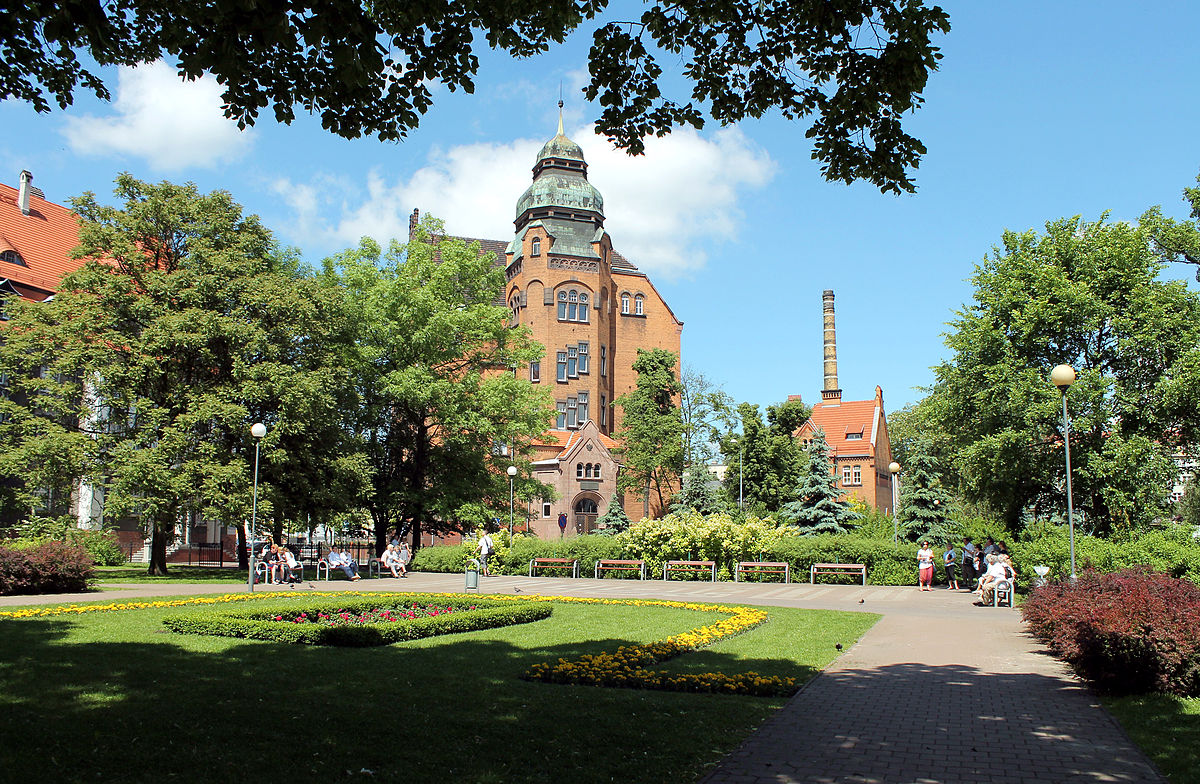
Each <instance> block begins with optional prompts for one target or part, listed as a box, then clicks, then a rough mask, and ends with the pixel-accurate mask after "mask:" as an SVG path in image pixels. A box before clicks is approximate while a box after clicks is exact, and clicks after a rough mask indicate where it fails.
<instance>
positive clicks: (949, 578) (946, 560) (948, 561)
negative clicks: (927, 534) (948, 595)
mask: <svg viewBox="0 0 1200 784" xmlns="http://www.w3.org/2000/svg"><path fill="white" fill-rule="evenodd" d="M957 564H958V557H957V555H956V554H955V552H954V542H948V543H947V544H946V552H945V553H943V554H942V565H943V566H945V567H946V590H947V591H957V590H958V565H957Z"/></svg>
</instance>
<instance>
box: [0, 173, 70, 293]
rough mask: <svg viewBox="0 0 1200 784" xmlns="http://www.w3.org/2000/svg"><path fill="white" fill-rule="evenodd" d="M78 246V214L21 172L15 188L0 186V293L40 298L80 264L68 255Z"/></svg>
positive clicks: (52, 289)
mask: <svg viewBox="0 0 1200 784" xmlns="http://www.w3.org/2000/svg"><path fill="white" fill-rule="evenodd" d="M78 244H79V218H78V217H77V216H76V215H75V213H73V212H71V211H70V210H68V209H67V208H66V207H63V206H61V205H58V204H54V203H53V202H49V201H46V197H45V195H44V194H43V193H42V192H41V190H39V189H38V188H35V187H33V175H32V174H30V173H29V172H27V171H23V172H21V177H20V187H18V188H13V187H12V186H10V185H4V184H0V295H2V294H3V293H5V292H7V293H8V294H16V295H18V296H20V297H22V298H23V299H28V300H33V301H34V302H42V301H43V300H45V299H46V298H48V297H50V296H52V295H53V294H54V292H55V291H56V290H57V289H58V285H59V282H60V281H61V280H62V278H63V276H64V275H66V274H67V273H69V272H74V271H75V270H76V269H78V268H79V267H80V266H81V262H80V261H78V260H77V259H73V258H71V257H70V256H69V255H68V254H69V253H70V252H71V250H72V249H73V248H74V247H75V246H76V245H78Z"/></svg>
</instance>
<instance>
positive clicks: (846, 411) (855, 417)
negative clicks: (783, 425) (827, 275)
mask: <svg viewBox="0 0 1200 784" xmlns="http://www.w3.org/2000/svg"><path fill="white" fill-rule="evenodd" d="M822 300H823V311H824V321H825V357H824V362H825V383H824V389H822V391H821V401H820V402H819V403H816V404H815V405H814V406H813V410H812V415H811V416H810V417H809V418H808V420H807V421H805V423H804V424H803V425H801V426H800V429H799V430H797V431H796V438H798V439H800V441H801V442H802V443H803V444H804V445H805V446H807V445H808V444H809V443H810V442H811V441H812V439H813V434H814V433H815V432H816V431H817V430H822V431H824V433H825V441H826V443H828V444H829V460H830V463H831V464H832V465H833V474H834V476H835V477H837V483H838V487H839V488H841V489H842V498H843V499H849V498H858V499H860V500H862V501H863V502H865V503H866V504H867V505H868V506H870V507H872V508H874V509H878V510H880V511H882V512H884V513H885V514H891V511H892V486H891V482H892V477H891V472H890V471H889V470H888V466H889V465H890V464H891V462H892V442H891V439H890V438H889V437H888V427H887V415H886V414H885V412H884V409H883V388H882V387H879V386H876V387H875V399H874V400H842V390H841V389H840V388H839V387H838V377H837V338H836V332H835V329H834V318H833V292H832V291H829V290H826V291H825V292H824V294H823V295H822Z"/></svg>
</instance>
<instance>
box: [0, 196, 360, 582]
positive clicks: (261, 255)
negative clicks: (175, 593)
mask: <svg viewBox="0 0 1200 784" xmlns="http://www.w3.org/2000/svg"><path fill="white" fill-rule="evenodd" d="M116 195H117V196H118V198H119V199H120V200H121V201H122V202H123V204H121V205H120V206H116V207H112V206H104V205H101V204H100V203H98V202H97V200H96V199H95V197H94V196H93V195H92V194H90V193H88V194H85V195H84V196H82V197H81V198H78V199H75V200H73V202H72V205H73V207H74V209H75V211H76V212H77V213H78V214H79V216H80V218H81V223H80V246H79V248H78V249H77V250H76V251H75V255H76V256H77V257H78V258H82V259H84V260H85V263H84V264H83V266H82V267H81V268H80V269H79V270H77V271H76V272H73V273H71V274H70V275H67V276H66V277H65V278H64V280H63V284H62V286H61V287H60V291H59V293H58V294H57V295H56V296H55V297H54V298H52V299H51V300H49V301H46V302H41V303H26V302H14V303H13V306H14V307H13V308H12V311H13V312H12V320H11V321H10V322H9V328H8V329H7V330H6V334H5V340H4V343H3V349H2V361H3V366H4V368H5V369H6V370H8V371H10V375H11V376H12V378H13V382H14V384H15V385H16V386H18V387H19V388H20V392H21V394H20V395H19V396H16V397H17V400H14V401H9V403H8V404H7V407H8V413H9V414H10V416H9V417H7V419H6V421H5V423H4V425H3V427H4V430H5V433H4V435H5V438H4V440H3V443H4V447H3V449H2V450H0V453H2V457H0V467H2V468H3V469H4V470H6V471H7V472H9V473H10V474H12V475H13V476H15V477H16V478H18V479H21V480H24V481H25V484H26V485H28V486H32V487H34V488H36V484H35V483H36V482H37V481H38V480H39V479H41V478H42V477H41V476H39V474H38V473H37V472H34V473H33V474H32V475H31V474H25V473H23V465H27V464H29V463H30V462H31V461H32V462H33V463H36V464H39V465H41V466H43V467H45V466H47V465H48V464H49V463H48V460H49V459H54V458H55V457H58V458H64V459H63V462H62V463H61V464H60V465H58V466H57V471H58V472H59V474H60V476H59V478H58V482H57V483H58V484H59V485H61V484H62V483H70V482H73V481H74V480H75V479H77V478H82V481H84V482H85V483H87V484H90V485H91V486H93V487H96V488H99V489H100V490H101V491H102V493H103V495H102V496H101V497H102V499H103V514H104V515H105V516H106V517H107V518H108V520H109V521H110V522H111V521H113V520H115V519H119V518H121V517H137V518H138V519H140V520H141V522H142V523H143V525H144V526H145V527H148V528H149V529H150V531H151V532H152V547H151V549H152V553H151V561H150V571H151V572H152V573H156V572H165V570H166V560H165V552H166V544H167V539H168V537H169V536H170V534H171V532H172V531H173V530H174V528H175V526H176V524H177V523H178V522H179V520H180V519H181V518H182V516H183V515H184V514H185V513H188V512H203V513H205V514H206V515H210V516H212V517H213V518H215V519H218V520H220V521H221V522H223V523H224V524H226V525H235V524H238V523H240V522H241V521H242V520H244V519H248V518H249V517H250V502H251V498H250V495H251V482H252V480H251V476H250V471H251V461H252V459H253V453H254V444H253V439H252V437H251V435H250V425H251V423H254V422H263V423H264V424H266V425H267V436H266V438H265V439H264V440H263V444H262V447H263V457H264V460H263V464H264V466H270V468H269V469H268V470H267V471H266V472H264V475H263V476H262V477H260V479H262V480H263V487H262V488H261V489H262V490H263V493H262V494H260V500H265V499H267V498H271V497H273V498H274V499H275V502H276V504H277V507H276V508H275V509H274V510H273V511H272V510H271V504H270V503H269V502H268V503H264V504H260V512H261V511H267V512H268V513H269V514H272V515H276V516H277V515H278V514H280V513H281V511H282V510H281V509H280V508H279V507H284V506H285V505H286V507H287V509H288V511H289V512H290V513H293V514H295V513H297V512H299V511H301V510H305V511H308V512H310V513H315V514H316V515H317V516H318V517H320V516H321V515H322V514H323V513H324V512H328V511H330V509H336V508H346V507H347V506H349V505H352V504H353V501H354V499H355V497H356V496H357V490H358V487H359V486H360V482H361V477H362V476H363V475H364V473H365V465H363V464H361V463H360V462H359V461H357V460H356V459H355V458H354V457H353V456H352V455H350V454H349V453H348V451H347V450H345V449H344V447H345V446H346V444H345V439H344V438H342V437H341V431H340V428H339V419H338V412H339V405H340V402H341V399H340V396H341V395H342V394H343V392H344V391H345V390H346V389H347V387H346V384H345V377H344V373H343V372H342V371H341V370H340V369H339V368H338V364H337V362H336V361H335V360H336V355H335V353H334V352H333V351H331V349H330V346H331V345H333V343H334V342H335V341H334V340H333V339H332V336H331V332H330V330H331V326H330V325H332V324H336V323H337V322H338V321H339V317H338V316H337V314H336V303H335V302H334V301H333V300H332V299H331V298H330V297H328V296H327V295H326V294H325V292H323V291H322V289H321V288H320V287H319V286H318V285H317V284H316V282H315V281H314V280H312V279H311V278H310V277H307V276H305V275H304V274H302V273H301V272H300V271H299V270H298V268H297V267H296V265H295V264H294V262H293V261H292V260H291V259H290V258H289V257H287V256H286V255H283V254H280V253H278V252H277V251H276V250H275V248H274V244H273V239H272V237H271V235H270V233H269V232H268V231H267V230H266V229H265V228H264V227H263V226H262V225H261V224H260V223H259V221H258V219H257V218H256V217H253V216H244V215H243V214H242V212H241V208H240V207H239V206H238V205H237V204H235V203H234V202H233V200H232V199H231V197H230V196H229V194H228V193H225V192H223V191H215V192H213V193H209V194H201V193H199V192H197V190H196V188H195V187H194V186H192V185H172V184H170V183H162V184H159V185H149V184H146V183H143V182H140V181H138V180H136V179H134V178H133V177H131V176H129V175H121V176H120V177H119V178H118V179H117V187H116ZM22 400H23V401H24V404H23V405H22V404H20V402H19V401H22ZM285 444H286V448H287V449H288V450H289V452H290V454H284V453H283V451H282V449H281V446H282V445H285ZM314 453H317V454H319V459H318V458H317V457H316V456H315V454H314ZM318 463H319V464H320V466H321V467H320V469H319V470H317V471H316V472H315V473H312V474H310V473H309V471H310V470H312V466H313V465H316V464H318ZM313 481H319V482H320V483H322V484H323V485H324V487H323V488H322V489H321V490H320V491H317V490H315V489H313V488H311V486H310V483H311V482H313ZM51 486H55V485H53V484H52V485H51ZM274 491H277V492H274ZM239 528H240V526H239Z"/></svg>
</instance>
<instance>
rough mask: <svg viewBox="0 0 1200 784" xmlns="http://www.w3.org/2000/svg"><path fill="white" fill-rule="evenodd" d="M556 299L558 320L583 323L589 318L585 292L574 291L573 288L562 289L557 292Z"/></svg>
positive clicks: (587, 300) (587, 298)
mask: <svg viewBox="0 0 1200 784" xmlns="http://www.w3.org/2000/svg"><path fill="white" fill-rule="evenodd" d="M557 299H558V320H559V321H579V322H582V323H584V324H586V323H587V321H588V318H589V317H588V302H589V297H588V294H587V292H583V291H576V290H575V289H564V290H562V291H560V292H558V298H557Z"/></svg>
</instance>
